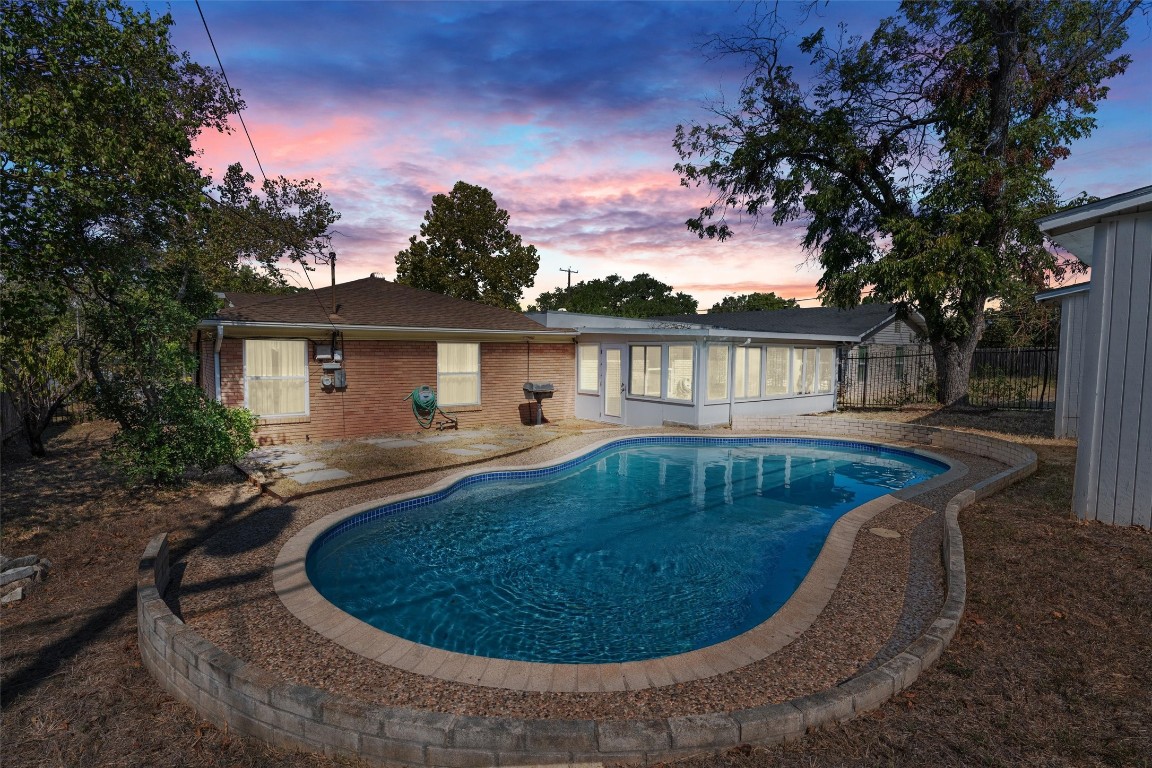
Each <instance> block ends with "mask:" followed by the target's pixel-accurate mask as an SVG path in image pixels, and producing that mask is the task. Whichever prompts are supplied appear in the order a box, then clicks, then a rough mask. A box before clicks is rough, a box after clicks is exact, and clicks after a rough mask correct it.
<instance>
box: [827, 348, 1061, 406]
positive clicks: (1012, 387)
mask: <svg viewBox="0 0 1152 768" xmlns="http://www.w3.org/2000/svg"><path fill="white" fill-rule="evenodd" d="M917 349H918V350H919V349H920V348H917ZM1056 352H1057V351H1056V349H1055V348H1048V347H1025V348H1013V349H978V350H976V354H975V356H974V357H973V358H972V369H971V378H970V379H969V383H968V402H969V404H970V405H975V406H983V407H989V408H1017V409H1029V410H1046V409H1049V408H1055V406H1056V376H1057V373H1058V371H1057V370H1056V360H1057V353H1056ZM838 381H839V389H838V395H837V404H838V405H840V406H843V407H858V408H899V407H900V406H903V405H915V404H930V403H935V402H937V400H936V362H935V360H934V359H933V357H932V353H931V352H921V351H917V352H913V353H909V352H906V351H904V350H902V349H899V348H876V347H873V348H870V349H869V348H865V347H857V348H855V349H852V350H850V351H849V352H848V354H847V355H845V356H843V357H842V358H841V359H840V372H839V380H838Z"/></svg>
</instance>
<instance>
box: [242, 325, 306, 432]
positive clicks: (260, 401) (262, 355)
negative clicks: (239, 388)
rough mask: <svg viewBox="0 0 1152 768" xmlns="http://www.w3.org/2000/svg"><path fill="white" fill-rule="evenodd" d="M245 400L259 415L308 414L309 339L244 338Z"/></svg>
mask: <svg viewBox="0 0 1152 768" xmlns="http://www.w3.org/2000/svg"><path fill="white" fill-rule="evenodd" d="M244 402H245V404H246V405H247V407H248V410H250V411H252V412H253V413H255V414H256V415H257V416H260V417H261V418H274V417H277V416H307V415H308V342H307V341H305V340H304V339H246V340H245V341H244Z"/></svg>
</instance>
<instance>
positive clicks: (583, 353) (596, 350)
mask: <svg viewBox="0 0 1152 768" xmlns="http://www.w3.org/2000/svg"><path fill="white" fill-rule="evenodd" d="M589 363H590V364H591V368H592V386H591V387H590V388H589V387H586V386H584V385H585V382H584V373H585V365H587V364H589ZM576 391H577V392H580V393H582V394H585V395H598V394H600V345H599V344H577V345H576Z"/></svg>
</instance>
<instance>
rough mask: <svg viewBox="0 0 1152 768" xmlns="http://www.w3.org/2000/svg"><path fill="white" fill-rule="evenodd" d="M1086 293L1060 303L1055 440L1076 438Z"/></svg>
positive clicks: (1071, 296) (1075, 295)
mask: <svg viewBox="0 0 1152 768" xmlns="http://www.w3.org/2000/svg"><path fill="white" fill-rule="evenodd" d="M1087 316H1088V292H1087V291H1084V292H1082V293H1074V294H1072V295H1070V296H1066V297H1064V298H1063V299H1062V300H1061V302H1060V361H1059V363H1058V364H1057V370H1058V371H1059V374H1058V375H1059V378H1058V379H1057V381H1056V437H1076V436H1077V434H1078V429H1079V422H1080V378H1081V376H1082V375H1083V369H1084V329H1085V326H1086V324H1087Z"/></svg>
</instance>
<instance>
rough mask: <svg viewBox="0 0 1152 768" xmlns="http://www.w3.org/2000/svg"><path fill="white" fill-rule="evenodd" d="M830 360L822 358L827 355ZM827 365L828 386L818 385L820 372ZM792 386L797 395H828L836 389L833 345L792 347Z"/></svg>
mask: <svg viewBox="0 0 1152 768" xmlns="http://www.w3.org/2000/svg"><path fill="white" fill-rule="evenodd" d="M829 353H831V359H830V360H824V362H823V363H822V362H821V359H822V358H827V357H829ZM825 367H827V369H828V371H827V378H828V388H827V389H824V388H822V387H821V386H820V374H821V372H822V371H823V369H824V368H825ZM792 388H793V390H794V392H795V394H797V395H828V394H831V393H832V392H833V391H835V389H836V350H835V349H834V348H833V347H793V348H792Z"/></svg>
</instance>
